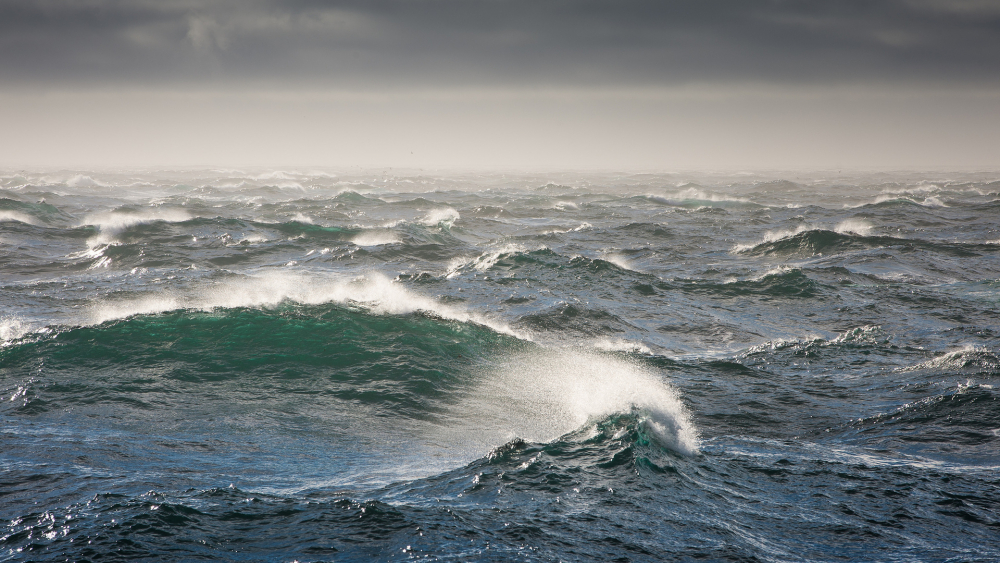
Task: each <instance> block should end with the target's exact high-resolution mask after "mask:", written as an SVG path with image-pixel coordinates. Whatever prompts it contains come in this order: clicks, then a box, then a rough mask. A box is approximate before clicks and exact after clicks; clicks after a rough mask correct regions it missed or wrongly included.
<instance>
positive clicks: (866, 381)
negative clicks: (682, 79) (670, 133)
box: [0, 171, 1000, 561]
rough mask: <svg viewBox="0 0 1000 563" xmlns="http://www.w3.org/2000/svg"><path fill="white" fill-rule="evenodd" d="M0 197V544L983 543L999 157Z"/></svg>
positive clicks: (224, 547) (337, 553)
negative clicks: (985, 168) (826, 167)
mask: <svg viewBox="0 0 1000 563" xmlns="http://www.w3.org/2000/svg"><path fill="white" fill-rule="evenodd" d="M0 185H2V188H0V339H2V345H0V398H2V403H0V422H2V426H0V440H2V443H0V559H2V560H14V561H29V560H32V561H42V560H60V561H61V560H71V561H118V560H120V561H134V560H142V559H147V560H150V559H156V560H198V559H209V560H233V561H292V560H298V561H333V560H338V561H339V560H351V559H376V560H387V559H399V560H403V559H414V558H419V559H421V560H461V561H465V560H494V561H510V560H525V561H607V560H619V561H627V560H631V561H658V560H696V559H697V560H719V561H841V560H848V561H997V560H1000V400H998V398H1000V390H998V389H997V387H996V386H997V385H998V384H1000V181H997V175H996V174H993V175H989V174H985V175H984V174H951V175H932V174H868V175H857V176H849V175H834V176H828V177H824V176H823V175H821V174H814V175H802V176H793V175H784V176H773V177H768V176H762V175H730V176H725V175H712V174H703V175H695V174H692V175H683V174H663V175H600V174H589V175H588V174H576V175H574V174H561V175H550V176H527V175H521V176H516V175H514V176H511V175H500V174H495V175H485V174H466V175H462V174H452V175H447V176H443V177H437V176H434V175H429V174H423V175H417V174H414V175H411V176H392V175H389V174H386V173H380V174H369V175H361V174H355V175H350V174H348V175H335V174H334V175H330V174H320V173H308V172H292V171H286V172H266V173H246V172H240V171H180V172H169V171H168V172H144V173H131V172H129V173H110V172H52V173H27V172H20V173H13V172H8V173H6V174H4V175H2V180H0Z"/></svg>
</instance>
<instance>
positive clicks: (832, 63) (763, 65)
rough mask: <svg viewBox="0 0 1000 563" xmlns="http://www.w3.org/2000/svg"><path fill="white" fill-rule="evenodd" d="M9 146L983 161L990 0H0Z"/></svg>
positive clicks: (69, 150)
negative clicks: (329, 0) (216, 0)
mask: <svg viewBox="0 0 1000 563" xmlns="http://www.w3.org/2000/svg"><path fill="white" fill-rule="evenodd" d="M0 98H2V99H0V102H2V105H0V119H3V122H4V123H6V124H7V125H8V127H9V128H10V129H9V130H8V131H7V132H6V133H5V134H4V135H3V137H2V140H0V165H4V166H8V167H11V166H33V165H45V166H107V165H131V166H141V165H222V164H226V165H230V164H236V165H253V164H256V165H261V166H282V165H314V166H329V167H350V166H359V165H360V166H412V167H419V166H429V167H458V168H467V167H492V168H503V167H513V168H518V167H521V168H545V167H551V168H567V167H569V168H572V167H598V168H629V169H678V168H706V167H716V168H733V167H737V168H738V167H743V168H802V167H854V168H891V167H902V168H920V167H965V168H969V167H980V168H982V167H986V168H989V167H998V166H1000V148H998V147H1000V132H998V131H1000V0H947V1H945V0H895V1H890V0H881V1H880V0H869V1H861V0H858V1H851V0H848V1H829V0H827V1H820V0H808V1H782V0H722V1H711V0H700V1H699V0H685V1H673V0H659V1H653V0H560V1H547V0H374V1H358V0H356V1H345V2H323V1H319V0H299V1H286V2H277V1H266V0H228V1H226V0H224V1H218V2H196V1H194V0H147V1H143V0H132V1H124V0H122V1H113V0H74V1H65V0H41V1H39V0H34V1H27V0H0Z"/></svg>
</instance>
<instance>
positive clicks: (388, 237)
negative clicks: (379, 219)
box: [351, 229, 403, 246]
mask: <svg viewBox="0 0 1000 563" xmlns="http://www.w3.org/2000/svg"><path fill="white" fill-rule="evenodd" d="M351 242H353V243H354V244H356V245H358V246H382V245H385V244H399V243H400V242H403V241H402V239H401V238H400V237H399V235H397V234H396V233H394V232H393V231H390V230H388V229H378V230H374V229H373V230H368V231H364V232H362V233H359V234H358V235H356V236H355V237H354V238H352V239H351Z"/></svg>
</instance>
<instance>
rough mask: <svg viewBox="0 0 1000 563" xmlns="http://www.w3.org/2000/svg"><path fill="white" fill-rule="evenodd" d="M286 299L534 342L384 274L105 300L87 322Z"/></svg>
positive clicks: (235, 282)
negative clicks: (416, 317)
mask: <svg viewBox="0 0 1000 563" xmlns="http://www.w3.org/2000/svg"><path fill="white" fill-rule="evenodd" d="M286 300H287V301H293V302H296V303H300V304H304V305H317V304H321V303H341V304H354V305H357V306H360V307H363V308H364V309H366V310H367V311H368V312H370V313H372V314H377V315H405V314H410V313H415V312H419V311H423V312H426V313H430V314H432V315H435V316H437V317H441V318H444V319H449V320H454V321H459V322H471V323H476V324H480V325H483V326H486V327H489V328H491V329H493V330H494V331H496V332H500V333H504V334H508V335H510V336H515V337H517V338H521V339H525V340H528V339H530V338H529V337H528V336H527V335H525V334H521V333H519V332H516V331H514V330H513V329H512V328H510V326H508V325H507V324H506V323H504V322H502V321H499V320H497V319H493V318H491V317H488V316H486V315H481V314H478V313H474V312H470V311H466V310H465V309H462V308H459V307H454V306H450V305H445V304H442V303H439V302H437V301H436V300H434V299H431V298H428V297H424V296H422V295H419V294H416V293H413V292H411V291H409V290H407V289H406V288H405V287H403V286H402V285H400V284H398V283H395V282H393V281H392V280H390V279H389V278H387V277H385V276H383V275H381V274H369V275H366V276H362V277H358V278H354V279H349V280H347V279H328V278H326V277H319V276H312V275H309V274H306V273H300V272H295V271H288V270H283V271H274V272H270V273H266V274H261V275H255V276H247V277H240V278H230V279H227V280H225V281H220V282H216V283H211V284H208V285H202V286H198V287H196V288H195V289H193V290H189V291H186V292H185V291H178V290H174V291H169V290H168V291H158V292H156V293H155V294H149V295H144V296H141V297H135V298H130V299H123V300H107V301H102V302H99V303H95V304H94V305H92V306H91V307H90V308H89V314H88V319H87V320H88V323H89V324H99V323H102V322H105V321H109V320H115V319H123V318H127V317H130V316H133V315H145V314H153V313H162V312H166V311H173V310H177V309H192V310H203V311H211V310H213V309H232V308H238V307H273V306H276V305H278V304H280V303H282V302H284V301H286Z"/></svg>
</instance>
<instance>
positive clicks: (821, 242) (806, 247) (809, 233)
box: [736, 229, 1000, 258]
mask: <svg viewBox="0 0 1000 563" xmlns="http://www.w3.org/2000/svg"><path fill="white" fill-rule="evenodd" d="M887 247H892V248H895V249H897V250H898V251H899V252H903V253H905V252H912V251H915V250H924V251H929V252H935V253H940V254H944V255H949V256H956V257H961V258H969V257H975V256H980V255H982V254H992V253H995V252H998V251H1000V246H997V245H993V244H983V243H962V242H939V241H927V240H922V239H916V238H896V237H888V236H864V235H858V234H851V233H839V232H835V231H828V230H824V229H813V230H806V231H803V232H799V233H796V234H792V235H788V236H785V237H782V238H779V239H778V240H773V241H765V242H761V243H758V244H755V245H753V246H748V245H741V246H738V247H737V248H736V252H738V253H742V254H748V255H755V256H771V255H777V256H792V255H804V256H813V255H816V254H827V253H836V252H850V251H856V250H868V249H872V248H887Z"/></svg>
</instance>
